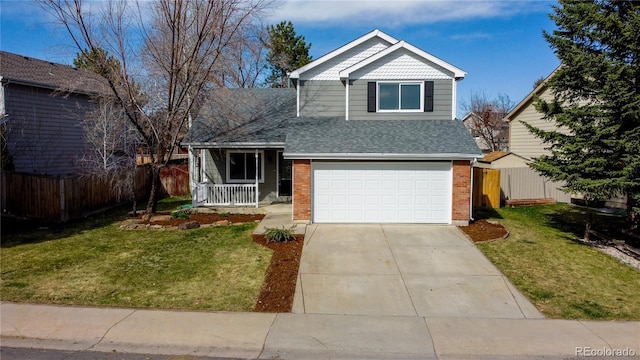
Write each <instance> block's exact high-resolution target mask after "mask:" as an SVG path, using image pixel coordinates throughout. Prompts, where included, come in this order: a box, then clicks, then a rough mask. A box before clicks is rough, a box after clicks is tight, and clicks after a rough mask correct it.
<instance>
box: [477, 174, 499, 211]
mask: <svg viewBox="0 0 640 360" xmlns="http://www.w3.org/2000/svg"><path fill="white" fill-rule="evenodd" d="M473 206H478V207H486V208H499V207H500V170H498V169H483V168H473Z"/></svg>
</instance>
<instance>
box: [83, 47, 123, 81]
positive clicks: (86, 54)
mask: <svg viewBox="0 0 640 360" xmlns="http://www.w3.org/2000/svg"><path fill="white" fill-rule="evenodd" d="M103 64H106V66H104V65H103ZM73 66H75V67H76V68H77V69H85V70H89V71H93V72H95V73H96V74H98V75H101V76H103V77H105V78H109V77H111V78H113V77H115V76H119V74H120V72H121V71H122V66H121V65H120V61H118V59H116V58H114V57H113V56H112V55H109V54H108V53H107V51H106V50H104V49H102V48H96V49H95V50H87V49H84V50H82V52H81V53H78V54H76V58H75V59H73Z"/></svg>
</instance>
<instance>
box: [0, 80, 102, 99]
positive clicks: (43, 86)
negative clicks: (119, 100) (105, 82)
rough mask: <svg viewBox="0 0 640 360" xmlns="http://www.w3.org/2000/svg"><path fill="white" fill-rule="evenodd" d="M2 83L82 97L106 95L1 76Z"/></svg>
mask: <svg viewBox="0 0 640 360" xmlns="http://www.w3.org/2000/svg"><path fill="white" fill-rule="evenodd" d="M0 82H2V83H3V84H6V85H9V84H16V85H22V86H31V87H37V88H41V89H48V90H53V91H62V92H68V93H71V94H80V95H88V96H97V95H105V94H104V93H101V92H99V91H85V90H80V89H65V88H62V87H60V86H56V85H52V84H45V83H41V82H36V81H28V80H21V79H12V78H9V77H6V76H0Z"/></svg>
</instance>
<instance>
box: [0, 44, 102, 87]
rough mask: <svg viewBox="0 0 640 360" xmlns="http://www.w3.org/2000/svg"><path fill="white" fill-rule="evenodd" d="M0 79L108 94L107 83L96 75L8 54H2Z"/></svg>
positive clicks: (0, 56) (0, 54)
mask: <svg viewBox="0 0 640 360" xmlns="http://www.w3.org/2000/svg"><path fill="white" fill-rule="evenodd" d="M0 76H2V81H3V82H15V83H20V84H26V85H31V86H37V87H42V88H47V89H52V90H64V91H69V92H77V93H83V94H99V93H106V92H108V91H109V88H108V84H107V81H106V79H104V78H103V77H101V76H100V75H98V74H96V73H94V72H91V71H87V70H81V69H76V68H74V67H71V66H67V65H62V64H56V63H53V62H48V61H44V60H39V59H34V58H30V57H27V56H22V55H18V54H13V53H9V52H6V51H0Z"/></svg>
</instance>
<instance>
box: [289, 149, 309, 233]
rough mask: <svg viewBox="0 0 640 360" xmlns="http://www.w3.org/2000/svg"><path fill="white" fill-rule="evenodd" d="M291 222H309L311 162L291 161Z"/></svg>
mask: <svg viewBox="0 0 640 360" xmlns="http://www.w3.org/2000/svg"><path fill="white" fill-rule="evenodd" d="M293 220H294V221H311V160H293Z"/></svg>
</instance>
